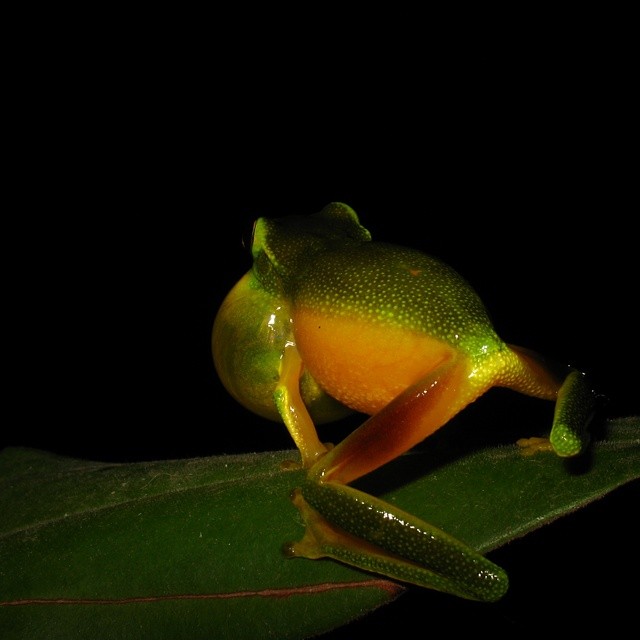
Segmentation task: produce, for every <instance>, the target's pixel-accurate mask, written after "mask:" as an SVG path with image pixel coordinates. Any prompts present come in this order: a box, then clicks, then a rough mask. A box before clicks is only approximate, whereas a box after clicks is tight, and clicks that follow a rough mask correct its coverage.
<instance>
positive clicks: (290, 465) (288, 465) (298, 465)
mask: <svg viewBox="0 0 640 640" xmlns="http://www.w3.org/2000/svg"><path fill="white" fill-rule="evenodd" d="M280 469H281V470H282V471H300V469H302V462H300V461H299V460H283V461H282V462H281V463H280Z"/></svg>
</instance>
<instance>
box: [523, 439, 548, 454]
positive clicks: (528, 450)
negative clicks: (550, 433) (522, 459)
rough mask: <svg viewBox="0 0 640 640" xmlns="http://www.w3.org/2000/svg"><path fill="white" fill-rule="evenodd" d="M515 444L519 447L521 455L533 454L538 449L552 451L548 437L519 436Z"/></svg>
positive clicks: (538, 450) (537, 451)
mask: <svg viewBox="0 0 640 640" xmlns="http://www.w3.org/2000/svg"><path fill="white" fill-rule="evenodd" d="M516 444H517V445H518V446H519V447H520V448H521V451H520V453H521V454H522V455H523V456H533V455H535V454H536V453H539V452H540V451H551V452H553V446H552V444H551V440H549V438H520V439H519V440H517V441H516Z"/></svg>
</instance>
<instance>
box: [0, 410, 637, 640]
mask: <svg viewBox="0 0 640 640" xmlns="http://www.w3.org/2000/svg"><path fill="white" fill-rule="evenodd" d="M605 427H606V429H605V433H603V434H601V435H599V436H598V437H597V438H596V441H595V442H594V444H593V446H592V447H591V449H590V452H589V454H588V455H587V456H583V457H581V458H580V459H578V460H564V459H560V458H557V457H556V456H555V455H553V454H551V453H544V452H538V453H536V454H534V455H532V456H526V455H524V454H523V449H522V448H520V447H518V446H516V445H512V446H496V447H488V448H483V449H479V450H475V451H469V450H465V449H461V448H459V447H456V448H454V447H452V445H451V439H448V438H444V437H443V438H437V437H436V436H434V437H433V438H430V439H429V446H427V445H426V444H425V445H424V446H422V447H420V448H418V449H416V450H415V451H413V452H411V453H409V454H407V455H405V456H402V457H401V458H400V459H398V460H396V461H394V462H393V463H391V464H389V465H386V466H385V467H384V468H383V469H381V470H379V471H377V472H375V473H374V474H371V475H370V476H369V477H368V478H366V479H364V480H363V481H361V482H360V483H359V484H358V486H359V488H363V489H365V490H367V491H369V492H371V493H376V494H377V495H382V496H383V497H384V498H385V499H386V500H388V501H391V502H393V503H395V504H397V505H399V506H401V507H402V508H404V509H407V510H408V511H411V512H412V513H414V514H416V515H417V516H419V517H422V518H424V519H425V520H428V521H430V522H432V523H433V524H436V525H438V526H440V527H442V528H443V529H445V530H446V531H448V532H450V533H452V534H453V535H456V536H458V537H459V538H461V539H463V540H464V541H466V542H467V543H469V544H471V545H472V546H474V547H476V548H478V549H479V550H481V551H483V552H488V551H490V550H492V549H496V548H497V547H500V546H502V545H504V544H505V543H506V542H508V541H510V540H513V539H515V538H517V537H520V536H522V535H525V534H526V533H527V532H529V531H532V530H534V529H537V528H539V527H541V526H542V525H544V524H546V523H548V522H551V521H553V520H554V519H556V518H558V517H560V516H562V515H564V514H567V513H569V512H571V511H574V510H576V509H579V508H581V507H584V506H585V505H587V504H589V503H590V502H592V501H594V500H596V499H598V498H600V497H602V496H603V495H605V494H607V493H608V492H610V491H612V490H613V489H615V488H617V487H619V486H621V485H623V484H625V483H628V482H631V481H633V480H636V479H638V478H639V477H640V418H639V417H632V418H625V419H617V420H611V421H609V422H608V423H607V424H606V425H605ZM437 435H438V434H437ZM454 440H455V439H454ZM296 458H297V454H296V452H294V451H281V452H270V453H262V454H251V455H243V456H227V457H215V458H196V459H185V460H174V461H161V462H151V463H147V462H145V463H135V464H108V463H101V462H91V461H85V460H75V459H70V458H64V457H58V456H55V455H51V454H47V453H44V452H40V451H36V450H30V449H18V448H14V449H6V450H4V451H3V452H2V453H1V454H0V514H1V520H0V637H2V638H3V639H5V640H10V639H13V638H29V639H34V640H35V639H38V638H47V639H48V640H49V639H55V638H65V639H67V640H71V639H74V638H83V639H85V638H91V639H92V640H95V639H99V638H147V637H148V638H154V640H159V639H162V638H172V639H176V638H190V639H191V640H193V639H200V638H234V639H238V638H252V639H259V638H279V639H283V640H284V639H287V638H305V637H309V636H311V635H315V634H320V633H323V632H325V631H328V630H331V629H334V628H336V627H338V626H340V625H342V624H345V623H346V622H348V621H350V620H353V619H354V618H356V617H359V616H361V615H363V614H364V613H366V612H368V611H371V610H373V609H375V608H376V607H379V606H380V605H383V604H385V603H387V602H389V601H391V600H393V599H394V598H396V597H397V596H398V595H400V594H401V593H402V592H403V587H402V586H401V585H397V584H395V583H393V582H391V581H389V580H385V579H384V578H381V577H379V576H372V575H368V574H365V573H362V572H359V571H357V570H354V569H351V568H348V567H345V566H342V565H340V564H338V563H336V562H333V561H330V560H317V561H311V560H304V559H285V558H284V557H283V555H282V554H281V546H282V544H283V543H284V542H286V541H288V540H294V539H299V538H300V537H301V535H302V533H303V529H302V524H301V521H300V518H299V515H298V513H297V511H296V510H295V508H294V507H293V506H292V505H291V503H290V501H289V494H290V491H291V489H292V488H293V487H295V486H296V484H297V483H298V482H299V481H300V478H301V473H302V472H301V471H285V470H283V469H282V467H281V464H282V462H284V461H287V460H290V459H296Z"/></svg>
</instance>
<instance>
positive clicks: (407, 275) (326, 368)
mask: <svg viewBox="0 0 640 640" xmlns="http://www.w3.org/2000/svg"><path fill="white" fill-rule="evenodd" d="M292 301H293V305H292V307H293V312H292V316H293V322H294V331H295V334H296V341H297V343H298V347H299V350H300V352H301V353H302V356H303V361H304V362H305V365H306V366H307V367H308V369H309V370H310V371H311V373H312V375H313V376H314V377H315V378H316V379H317V380H318V382H319V383H320V384H321V385H322V386H324V388H325V389H326V390H327V391H328V392H329V393H330V394H331V395H333V396H334V397H336V398H337V399H338V400H340V401H341V402H343V403H344V404H346V405H348V406H350V407H352V408H355V409H357V410H359V411H364V412H365V413H375V412H376V411H378V410H380V408H382V407H383V406H385V404H386V403H388V402H389V401H390V400H391V399H393V398H394V397H395V396H396V395H397V394H398V393H399V392H401V391H402V390H404V389H406V388H407V387H408V386H409V385H410V384H412V383H414V382H416V381H417V380H419V379H421V378H422V377H423V376H425V375H427V374H428V373H429V372H431V371H434V370H435V369H437V368H438V367H439V366H441V365H442V364H443V363H444V362H445V361H447V360H449V359H451V358H454V357H459V356H462V357H469V358H470V360H476V359H478V358H484V357H485V356H486V354H487V353H488V352H491V351H494V350H498V349H500V348H501V345H502V342H501V341H500V339H499V338H498V336H497V335H496V334H495V332H494V330H493V328H492V325H491V322H490V320H489V317H488V315H487V312H486V310H485V307H484V305H483V304H482V302H481V301H480V299H479V298H478V296H477V294H476V293H475V292H474V291H473V289H472V288H471V287H470V286H469V284H468V283H467V282H466V281H465V280H464V279H463V278H462V277H461V276H460V275H459V274H458V273H457V272H456V271H455V270H453V269H452V268H451V267H449V266H448V265H446V264H444V263H443V262H441V261H440V260H438V259H436V258H433V257H431V256H428V255H426V254H424V253H422V252H419V251H415V250H412V249H407V248H404V247H398V246H395V245H390V244H386V243H377V242H376V243H365V244H362V245H359V246H357V247H350V248H349V249H348V250H337V251H332V252H326V253H323V254H319V255H318V256H317V257H315V258H314V259H312V260H310V261H309V264H308V266H307V267H306V268H305V269H304V271H302V272H301V273H300V277H299V278H298V279H297V282H296V284H295V287H294V288H293V291H292Z"/></svg>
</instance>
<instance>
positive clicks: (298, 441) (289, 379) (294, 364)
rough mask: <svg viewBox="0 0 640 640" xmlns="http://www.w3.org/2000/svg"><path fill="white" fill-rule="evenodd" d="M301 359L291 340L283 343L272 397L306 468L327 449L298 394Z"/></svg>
mask: <svg viewBox="0 0 640 640" xmlns="http://www.w3.org/2000/svg"><path fill="white" fill-rule="evenodd" d="M302 367H303V364H302V359H301V358H300V354H299V353H298V349H297V347H296V346H295V344H294V343H293V342H287V343H286V345H285V347H284V351H283V354H282V359H281V363H280V378H279V380H278V384H277V386H276V389H275V391H274V394H273V398H274V401H275V404H276V407H277V409H278V413H279V414H280V417H281V418H282V421H283V422H284V424H285V426H286V427H287V430H288V431H289V433H290V434H291V437H292V438H293V441H294V442H295V445H296V447H298V450H299V451H300V455H301V456H302V466H303V467H304V468H305V469H309V468H310V467H312V466H313V464H314V463H315V461H316V460H317V459H318V458H319V457H321V456H323V455H324V454H325V453H326V452H327V447H325V446H324V445H323V444H322V442H320V439H319V438H318V432H317V431H316V427H315V425H314V424H313V420H312V419H311V416H310V415H309V412H308V411H307V407H306V406H305V404H304V401H303V400H302V396H301V395H300V378H301V377H302Z"/></svg>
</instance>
